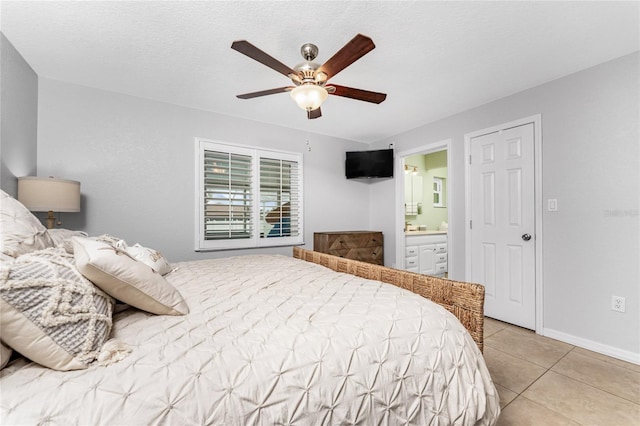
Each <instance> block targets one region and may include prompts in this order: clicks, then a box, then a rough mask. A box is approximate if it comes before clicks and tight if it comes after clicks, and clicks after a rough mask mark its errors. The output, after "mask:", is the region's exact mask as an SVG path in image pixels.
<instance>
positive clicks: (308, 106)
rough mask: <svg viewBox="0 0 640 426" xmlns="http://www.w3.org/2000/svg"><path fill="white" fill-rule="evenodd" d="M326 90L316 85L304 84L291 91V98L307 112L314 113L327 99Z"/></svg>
mask: <svg viewBox="0 0 640 426" xmlns="http://www.w3.org/2000/svg"><path fill="white" fill-rule="evenodd" d="M328 95H329V94H328V93H327V91H326V89H325V88H324V87H320V86H316V85H315V84H302V85H300V86H297V87H296V88H294V89H293V90H292V91H291V98H293V100H294V101H296V103H297V104H298V106H299V107H300V108H302V109H303V110H305V111H313V110H314V109H317V108H319V107H320V105H322V103H323V102H324V101H325V100H326V99H327V96H328Z"/></svg>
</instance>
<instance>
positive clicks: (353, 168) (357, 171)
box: [345, 149, 393, 179]
mask: <svg viewBox="0 0 640 426" xmlns="http://www.w3.org/2000/svg"><path fill="white" fill-rule="evenodd" d="M345 174H346V175H347V179H355V178H387V177H393V149H379V150H375V151H348V152H347V159H346V161H345Z"/></svg>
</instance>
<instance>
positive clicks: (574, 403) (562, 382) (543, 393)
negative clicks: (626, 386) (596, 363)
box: [505, 371, 640, 426]
mask: <svg viewBox="0 0 640 426" xmlns="http://www.w3.org/2000/svg"><path fill="white" fill-rule="evenodd" d="M522 396H524V397H525V398H527V399H530V400H532V401H533V402H536V403H538V404H540V405H542V406H544V407H546V408H548V409H550V410H553V411H555V412H557V413H562V414H563V415H564V416H565V417H567V418H570V419H571V420H574V421H576V422H578V423H580V424H583V425H611V426H614V425H615V426H626V425H629V426H637V425H638V424H639V422H640V405H638V404H634V403H632V402H629V401H627V400H626V399H622V398H620V397H617V396H615V395H611V394H610V393H608V392H605V391H602V390H600V389H596V388H594V387H592V386H589V385H586V384H584V383H581V382H579V381H577V380H574V379H571V378H569V377H565V376H563V375H560V374H558V373H554V372H553V371H549V372H547V373H546V374H545V375H544V376H542V377H541V378H540V379H539V380H537V381H536V382H535V383H534V384H533V385H532V386H531V387H530V388H529V389H527V390H526V391H525V392H524V393H523V394H522ZM514 402H515V401H514ZM512 404H513V403H512ZM508 408H509V407H507V409H508ZM505 411H506V409H505Z"/></svg>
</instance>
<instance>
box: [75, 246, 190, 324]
mask: <svg viewBox="0 0 640 426" xmlns="http://www.w3.org/2000/svg"><path fill="white" fill-rule="evenodd" d="M72 240H73V252H74V255H75V258H76V266H77V268H78V270H79V271H80V272H81V273H82V274H83V275H84V276H85V277H87V278H88V279H90V280H91V281H93V283H94V284H95V285H96V286H98V287H100V288H101V289H102V290H104V291H105V292H106V293H108V294H110V295H111V296H113V297H115V298H116V299H118V300H120V301H122V302H124V303H127V304H129V305H131V306H134V307H136V308H139V309H142V310H144V311H147V312H151V313H153V314H158V315H185V314H187V313H189V307H188V306H187V304H186V303H185V301H184V299H183V298H182V296H181V295H180V293H179V292H178V290H176V289H175V288H174V287H173V286H172V285H171V284H169V283H168V282H167V280H166V279H164V278H163V277H162V275H160V274H158V273H156V272H154V271H153V269H151V268H150V267H149V266H147V265H145V264H144V263H142V262H138V261H137V260H135V259H134V258H132V257H131V256H129V255H128V254H127V253H126V252H124V251H121V250H118V249H117V248H115V247H112V246H110V245H109V244H107V243H104V242H102V241H96V240H93V239H90V238H81V237H73V238H72Z"/></svg>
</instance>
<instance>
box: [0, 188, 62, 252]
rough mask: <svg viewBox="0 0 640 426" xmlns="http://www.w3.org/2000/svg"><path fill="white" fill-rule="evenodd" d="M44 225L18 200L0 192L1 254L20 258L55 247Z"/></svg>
mask: <svg viewBox="0 0 640 426" xmlns="http://www.w3.org/2000/svg"><path fill="white" fill-rule="evenodd" d="M53 246H54V244H53V240H52V239H51V237H50V236H49V233H48V232H47V228H45V227H44V226H43V225H42V223H40V221H39V220H38V218H37V217H35V216H34V215H33V214H32V213H31V212H30V211H29V210H28V209H27V208H26V207H25V206H23V205H22V203H20V202H19V201H18V200H16V199H15V198H13V197H11V196H10V195H9V194H7V193H6V192H4V191H2V190H0V252H2V253H3V254H5V255H7V256H11V257H18V256H20V255H21V254H25V253H31V252H33V251H36V250H42V249H46V248H49V247H53Z"/></svg>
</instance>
